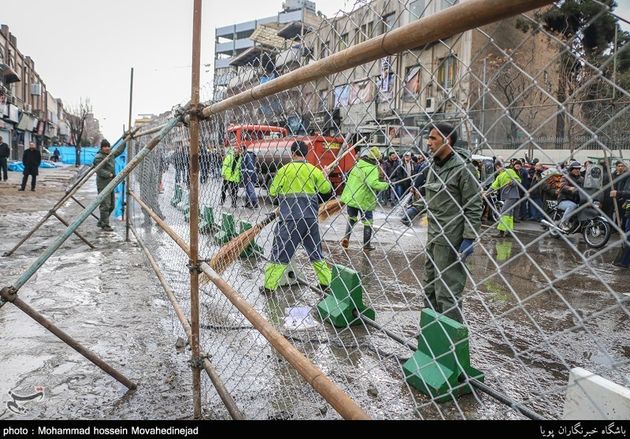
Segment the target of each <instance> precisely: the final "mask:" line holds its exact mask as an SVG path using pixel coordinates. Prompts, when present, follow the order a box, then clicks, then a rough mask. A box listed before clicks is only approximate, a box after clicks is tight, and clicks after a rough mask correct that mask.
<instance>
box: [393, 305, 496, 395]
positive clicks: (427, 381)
mask: <svg viewBox="0 0 630 439" xmlns="http://www.w3.org/2000/svg"><path fill="white" fill-rule="evenodd" d="M403 371H404V372H405V380H406V381H407V382H408V383H409V384H410V385H412V386H413V387H415V388H416V389H418V390H419V391H420V392H422V393H424V394H425V395H427V396H429V397H431V398H432V399H434V400H436V401H437V402H447V401H451V400H453V399H455V398H456V397H458V396H460V395H464V394H466V393H470V392H471V391H472V389H471V388H470V386H469V385H466V384H461V382H463V381H465V378H466V376H468V377H471V378H475V379H476V380H478V381H481V382H483V380H484V374H483V373H482V372H481V371H479V370H477V369H475V368H474V367H472V366H471V365H470V345H469V343H468V328H467V327H466V326H465V325H463V324H461V323H459V322H457V321H455V320H453V319H450V318H448V317H446V316H443V315H442V314H439V313H436V312H435V311H433V310H431V309H424V310H422V313H421V314H420V336H419V337H418V350H417V351H416V352H415V354H414V355H413V356H412V357H411V358H410V359H409V360H407V361H406V362H405V364H404V365H403Z"/></svg>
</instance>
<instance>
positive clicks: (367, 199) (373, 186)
mask: <svg viewBox="0 0 630 439" xmlns="http://www.w3.org/2000/svg"><path fill="white" fill-rule="evenodd" d="M380 159H381V151H380V150H379V149H378V148H377V147H375V146H374V147H372V148H370V150H369V152H368V154H367V156H366V157H362V158H361V159H359V161H358V162H357V164H356V165H354V167H353V168H352V171H350V175H349V176H348V182H347V183H346V187H345V188H344V190H343V193H342V194H341V202H342V203H344V204H345V205H346V206H348V225H347V226H346V234H345V235H344V237H343V239H342V240H341V246H342V247H343V248H348V245H349V243H350V235H351V234H352V228H353V227H354V225H355V224H356V223H357V221H358V220H359V215H360V216H361V217H362V220H363V250H366V251H369V250H374V247H373V246H372V244H371V240H372V224H373V223H374V216H373V211H374V209H375V208H376V193H377V192H380V191H384V190H385V189H387V188H388V187H389V184H387V183H386V182H384V181H380V179H379V175H380V172H379V160H380Z"/></svg>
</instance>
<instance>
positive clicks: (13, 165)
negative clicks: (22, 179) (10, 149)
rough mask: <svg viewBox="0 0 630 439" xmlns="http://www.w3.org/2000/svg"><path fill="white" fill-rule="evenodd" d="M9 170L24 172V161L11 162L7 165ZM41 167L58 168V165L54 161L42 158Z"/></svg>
mask: <svg viewBox="0 0 630 439" xmlns="http://www.w3.org/2000/svg"><path fill="white" fill-rule="evenodd" d="M7 167H8V168H9V171H13V172H24V164H23V163H22V162H9V164H8V165H7ZM39 167H40V168H56V167H57V166H56V165H55V164H54V163H53V162H49V161H47V160H42V162H41V163H40V164H39Z"/></svg>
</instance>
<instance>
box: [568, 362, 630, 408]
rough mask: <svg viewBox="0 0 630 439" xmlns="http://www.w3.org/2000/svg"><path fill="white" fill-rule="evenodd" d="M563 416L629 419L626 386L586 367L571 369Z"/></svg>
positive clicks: (629, 396)
mask: <svg viewBox="0 0 630 439" xmlns="http://www.w3.org/2000/svg"><path fill="white" fill-rule="evenodd" d="M563 419H566V420H569V419H598V420H616V419H619V420H627V419H630V389H628V388H626V387H623V386H620V385H619V384H615V383H613V382H612V381H608V380H606V379H604V378H602V377H600V376H599V375H595V374H593V373H591V372H589V371H588V370H586V369H582V368H581V367H576V368H574V369H571V373H570V375H569V386H568V388H567V397H566V401H565V404H564V415H563Z"/></svg>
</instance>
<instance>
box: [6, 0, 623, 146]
mask: <svg viewBox="0 0 630 439" xmlns="http://www.w3.org/2000/svg"><path fill="white" fill-rule="evenodd" d="M0 1H1V6H0V23H3V24H7V25H9V28H10V30H11V32H12V33H13V34H14V35H15V36H16V37H17V39H18V49H19V50H20V51H21V52H22V53H23V54H24V55H28V56H30V57H31V58H32V59H33V60H34V61H35V68H36V70H37V72H38V73H39V74H40V75H41V76H42V78H43V80H44V82H45V83H46V86H47V87H48V90H49V91H50V92H51V93H52V94H53V95H54V96H55V97H56V98H61V99H62V100H63V101H64V103H65V104H66V105H76V104H77V103H78V102H79V99H80V98H81V97H89V98H90V100H91V102H92V106H93V108H94V113H95V115H96V117H97V118H98V119H99V120H100V122H101V129H102V131H103V134H104V135H105V137H108V138H110V139H114V140H115V139H116V138H118V137H119V136H120V134H121V133H122V126H123V124H125V125H126V124H127V120H128V111H129V110H128V109H129V73H130V69H131V67H134V77H135V80H134V102H133V113H134V118H135V115H137V114H140V113H160V112H163V111H165V110H168V109H170V108H171V107H172V106H173V105H175V104H179V103H183V102H185V101H187V100H188V98H189V96H190V74H191V67H190V65H191V47H192V24H191V23H192V5H193V0H0ZM316 3H317V9H318V10H321V11H322V12H323V13H324V14H326V15H327V16H329V17H330V16H334V15H335V14H336V12H337V11H338V10H339V9H343V10H350V9H352V6H353V5H354V0H319V1H317V2H316ZM617 3H618V4H619V5H620V6H619V8H618V10H617V11H618V13H619V14H620V15H621V16H623V17H624V18H627V19H630V0H617ZM281 6H282V0H229V1H217V0H210V1H209V0H205V1H204V2H203V22H202V29H203V34H202V49H201V50H202V59H201V62H202V65H203V64H210V67H203V66H202V73H201V74H202V76H201V78H202V97H203V96H204V95H205V96H206V97H209V90H210V88H209V84H208V83H209V81H210V72H209V71H207V70H211V69H212V63H213V58H214V29H215V28H216V27H221V26H226V25H230V24H234V23H238V22H242V21H248V20H252V19H255V18H262V17H268V16H271V15H274V14H276V13H277V12H279V11H280V9H281Z"/></svg>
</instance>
